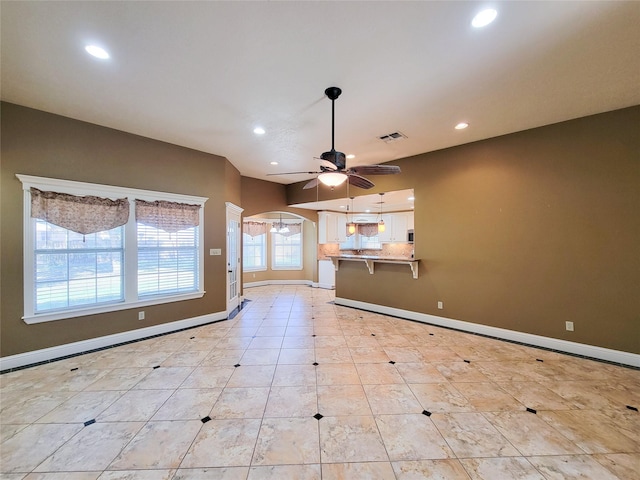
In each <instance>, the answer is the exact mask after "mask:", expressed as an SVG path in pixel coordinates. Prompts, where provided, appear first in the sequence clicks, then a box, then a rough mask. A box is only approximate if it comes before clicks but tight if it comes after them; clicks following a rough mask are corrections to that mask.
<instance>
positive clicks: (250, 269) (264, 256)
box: [242, 228, 269, 272]
mask: <svg viewBox="0 0 640 480" xmlns="http://www.w3.org/2000/svg"><path fill="white" fill-rule="evenodd" d="M245 235H247V234H246V233H244V232H243V233H242V271H243V272H264V271H266V270H267V250H268V248H267V243H268V242H267V235H269V229H268V228H267V229H265V233H261V234H260V235H259V236H262V237H263V239H264V240H263V242H262V259H263V260H264V264H263V265H260V266H258V267H247V266H246V264H245V262H244V253H245V245H244V236H245ZM253 238H255V237H253Z"/></svg>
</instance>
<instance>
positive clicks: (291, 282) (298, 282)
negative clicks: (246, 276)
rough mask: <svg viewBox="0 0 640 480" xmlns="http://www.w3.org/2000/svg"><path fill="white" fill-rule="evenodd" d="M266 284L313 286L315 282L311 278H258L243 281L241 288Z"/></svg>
mask: <svg viewBox="0 0 640 480" xmlns="http://www.w3.org/2000/svg"><path fill="white" fill-rule="evenodd" d="M267 285H309V286H310V287H314V286H316V285H317V284H316V283H314V282H312V281H311V280H260V281H259V282H247V283H243V284H242V286H243V288H251V287H264V286H267Z"/></svg>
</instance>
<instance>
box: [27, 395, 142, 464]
mask: <svg viewBox="0 0 640 480" xmlns="http://www.w3.org/2000/svg"><path fill="white" fill-rule="evenodd" d="M116 401H117V400H116ZM113 403H115V402H113ZM113 403H112V404H111V405H113ZM107 408H109V407H107ZM105 410H106V409H105ZM103 412H104V410H103ZM97 416H98V415H96V417H95V418H97ZM73 423H75V422H73ZM96 423H97V422H95V423H93V424H92V425H95V424H96ZM105 423H106V422H105ZM113 423H119V422H113ZM131 423H142V425H140V428H139V429H138V430H137V431H136V433H135V434H134V435H132V436H131V439H130V440H129V442H127V444H128V443H130V442H131V441H132V440H133V438H134V437H135V436H136V435H137V434H138V433H139V432H140V430H142V429H143V428H144V425H145V424H146V422H131ZM68 424H69V422H65V423H58V425H68ZM77 424H78V425H80V424H81V422H78V423H77ZM32 425H35V424H32ZM41 425H50V424H48V423H44V424H41ZM85 428H91V425H84V426H83V427H82V428H80V429H79V430H78V431H77V432H76V433H75V434H73V435H72V436H71V437H69V439H67V441H66V442H63V443H62V444H61V445H59V446H58V448H56V449H55V450H54V451H53V452H51V453H50V454H49V455H47V457H45V458H44V459H43V460H42V461H41V462H40V463H38V465H36V466H35V467H34V468H33V469H31V470H30V472H29V473H34V472H36V470H37V469H38V467H39V466H40V465H42V464H43V463H44V462H46V461H47V460H48V459H49V458H51V457H53V456H54V455H55V454H56V453H57V452H58V451H60V450H61V449H62V448H63V447H64V446H65V445H67V444H68V443H69V442H71V440H73V439H74V438H75V437H76V436H78V435H80V434H81V433H82V432H83V431H84V429H85ZM123 449H124V447H123V448H122V449H120V452H118V453H117V454H116V455H115V456H114V457H113V459H111V461H110V462H109V464H111V463H112V462H113V461H114V460H115V458H117V456H118V455H120V453H121V452H122V450H123ZM37 473H41V472H37Z"/></svg>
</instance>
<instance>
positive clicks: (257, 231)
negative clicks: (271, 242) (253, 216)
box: [242, 222, 267, 237]
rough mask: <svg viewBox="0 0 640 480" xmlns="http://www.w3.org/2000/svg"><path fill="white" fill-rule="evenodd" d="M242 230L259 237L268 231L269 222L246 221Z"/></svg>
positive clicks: (251, 235)
mask: <svg viewBox="0 0 640 480" xmlns="http://www.w3.org/2000/svg"><path fill="white" fill-rule="evenodd" d="M242 232H243V233H246V234H247V235H249V236H250V237H257V236H258V235H263V234H265V233H267V224H266V222H244V224H243V226H242Z"/></svg>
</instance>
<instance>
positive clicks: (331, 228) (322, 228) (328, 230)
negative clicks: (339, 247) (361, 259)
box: [318, 212, 347, 243]
mask: <svg viewBox="0 0 640 480" xmlns="http://www.w3.org/2000/svg"><path fill="white" fill-rule="evenodd" d="M346 240H347V216H346V215H345V214H342V213H334V212H318V243H344V242H345V241H346Z"/></svg>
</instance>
